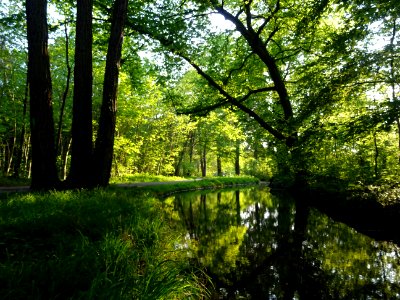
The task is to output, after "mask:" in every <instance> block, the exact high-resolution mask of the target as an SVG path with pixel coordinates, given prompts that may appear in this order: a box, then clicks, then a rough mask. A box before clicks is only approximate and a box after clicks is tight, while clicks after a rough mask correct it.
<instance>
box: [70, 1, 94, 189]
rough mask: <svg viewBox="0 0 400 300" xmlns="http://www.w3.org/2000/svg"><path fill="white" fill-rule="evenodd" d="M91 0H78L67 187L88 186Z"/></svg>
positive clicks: (89, 170) (89, 156)
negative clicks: (69, 165)
mask: <svg viewBox="0 0 400 300" xmlns="http://www.w3.org/2000/svg"><path fill="white" fill-rule="evenodd" d="M92 12H93V2H92V0H80V1H78V2H77V20H76V41H75V69H74V98H73V117H72V147H71V169H70V173H69V175H68V179H67V185H68V186H69V187H89V186H91V179H92V172H93V170H92V157H93V140H92V135H93V133H92V131H93V130H92V82H93V75H92V69H93V67H92V40H93V35H92V14H93V13H92Z"/></svg>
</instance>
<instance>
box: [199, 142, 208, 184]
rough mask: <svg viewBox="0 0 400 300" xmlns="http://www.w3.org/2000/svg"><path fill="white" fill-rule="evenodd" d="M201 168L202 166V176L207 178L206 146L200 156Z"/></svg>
mask: <svg viewBox="0 0 400 300" xmlns="http://www.w3.org/2000/svg"><path fill="white" fill-rule="evenodd" d="M200 156H201V157H200V166H201V176H202V177H206V176H207V146H206V145H205V144H204V146H203V149H201V154H200Z"/></svg>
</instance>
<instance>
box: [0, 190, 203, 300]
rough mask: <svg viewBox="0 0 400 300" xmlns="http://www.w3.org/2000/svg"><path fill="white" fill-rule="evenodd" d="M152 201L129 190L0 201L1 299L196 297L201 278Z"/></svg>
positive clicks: (200, 295)
mask: <svg viewBox="0 0 400 300" xmlns="http://www.w3.org/2000/svg"><path fill="white" fill-rule="evenodd" d="M176 230H177V229H173V230H172V229H171V228H170V226H169V224H168V223H167V221H165V220H164V218H163V212H162V210H161V207H160V204H159V202H158V201H157V200H156V199H154V198H152V197H145V196H143V195H142V196H137V195H136V196H135V193H133V192H132V191H130V190H121V189H119V190H118V189H109V190H95V191H73V192H72V191H69V192H52V193H45V194H25V195H10V196H8V197H7V198H6V199H4V200H1V202H0V295H1V298H2V299H4V300H5V299H202V298H203V297H205V295H206V294H207V292H206V289H205V287H204V280H205V276H203V274H202V273H201V272H200V271H199V270H198V269H196V268H194V267H193V266H191V265H190V264H189V261H188V260H189V258H188V257H187V256H186V254H185V253H184V252H181V250H177V249H175V248H174V243H175V242H178V241H179V240H180V238H181V237H182V235H183V233H181V232H177V231H176Z"/></svg>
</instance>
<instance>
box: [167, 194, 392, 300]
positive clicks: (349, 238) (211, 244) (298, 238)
mask: <svg viewBox="0 0 400 300" xmlns="http://www.w3.org/2000/svg"><path fill="white" fill-rule="evenodd" d="M302 203H303V201H295V200H293V199H292V198H290V197H289V196H288V195H280V196H279V197H278V196H276V195H271V194H270V193H269V192H268V190H267V189H266V188H259V187H256V188H255V187H253V188H246V189H242V190H240V191H239V190H238V191H223V192H218V193H217V192H201V193H199V192H197V193H185V194H178V195H175V196H173V197H170V198H167V199H165V201H164V206H165V209H166V211H167V212H168V213H169V214H170V216H171V218H172V219H174V220H176V222H177V223H178V224H183V225H184V226H185V228H186V230H187V232H188V234H187V236H186V237H185V240H184V241H182V245H183V244H185V245H186V246H187V247H188V248H189V249H190V253H191V255H192V256H193V257H195V258H197V260H198V261H199V262H200V263H201V264H202V265H203V266H204V267H205V268H206V270H207V272H208V275H209V276H210V277H211V278H212V280H213V283H214V285H215V286H216V294H215V295H214V297H215V299H239V298H240V299H400V286H399V282H400V256H399V255H400V251H399V248H398V246H396V245H394V244H391V243H388V242H377V241H374V240H372V239H371V238H369V237H366V236H364V235H362V234H359V233H357V232H356V231H355V230H354V229H352V228H350V227H348V226H346V225H344V224H342V223H337V222H334V221H333V220H331V219H330V218H329V217H327V216H326V215H324V214H322V213H320V212H319V211H317V210H315V209H310V208H308V207H307V206H305V205H302Z"/></svg>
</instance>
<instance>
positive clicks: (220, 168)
mask: <svg viewBox="0 0 400 300" xmlns="http://www.w3.org/2000/svg"><path fill="white" fill-rule="evenodd" d="M217 175H218V176H222V159H221V156H220V155H219V154H217Z"/></svg>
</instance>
